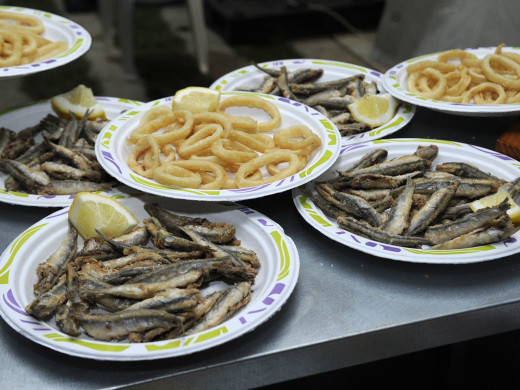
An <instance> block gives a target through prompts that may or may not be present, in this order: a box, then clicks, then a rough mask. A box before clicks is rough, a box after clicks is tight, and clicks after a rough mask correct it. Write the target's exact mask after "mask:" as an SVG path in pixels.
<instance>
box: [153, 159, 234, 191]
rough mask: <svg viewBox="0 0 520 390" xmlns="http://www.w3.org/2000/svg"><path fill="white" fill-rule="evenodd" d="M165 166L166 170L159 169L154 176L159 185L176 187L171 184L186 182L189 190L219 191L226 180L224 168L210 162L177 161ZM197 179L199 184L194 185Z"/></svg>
mask: <svg viewBox="0 0 520 390" xmlns="http://www.w3.org/2000/svg"><path fill="white" fill-rule="evenodd" d="M165 166H166V167H167V168H166V170H163V169H161V168H159V169H158V171H159V172H158V173H156V175H154V178H155V179H156V180H157V181H158V182H159V183H161V184H168V185H178V184H173V183H181V182H188V183H190V186H189V188H201V189H205V190H216V189H221V188H222V187H223V186H224V183H225V182H226V180H227V178H228V177H227V174H226V170H225V169H224V168H222V167H221V166H220V165H218V164H215V163H213V162H210V161H201V160H178V161H172V162H171V163H168V164H166V165H165ZM156 171H157V170H156ZM186 171H188V172H191V174H190V173H188V172H186ZM197 177H198V178H200V182H199V183H198V184H197V185H195V183H196V182H198V179H197ZM181 187H185V186H181Z"/></svg>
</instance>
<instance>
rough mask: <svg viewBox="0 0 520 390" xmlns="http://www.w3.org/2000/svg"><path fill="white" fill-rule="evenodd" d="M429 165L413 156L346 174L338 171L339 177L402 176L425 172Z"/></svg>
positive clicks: (428, 162)
mask: <svg viewBox="0 0 520 390" xmlns="http://www.w3.org/2000/svg"><path fill="white" fill-rule="evenodd" d="M430 165H431V162H430V161H429V160H426V159H424V158H422V157H419V156H415V155H404V156H401V157H397V158H395V159H393V160H389V161H385V162H382V163H379V164H374V165H371V166H368V167H365V168H357V169H354V170H351V171H348V172H343V171H338V174H339V175H340V176H344V177H349V176H354V175H362V174H366V173H373V174H379V175H402V174H405V173H410V172H415V171H421V172H424V171H426V170H427V169H428V168H429V167H430Z"/></svg>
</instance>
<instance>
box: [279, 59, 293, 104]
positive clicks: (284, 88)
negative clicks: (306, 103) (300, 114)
mask: <svg viewBox="0 0 520 390" xmlns="http://www.w3.org/2000/svg"><path fill="white" fill-rule="evenodd" d="M276 82H277V84H278V87H279V88H280V91H281V92H282V95H283V96H284V97H286V98H287V99H291V100H295V101H299V99H298V98H297V97H296V95H295V94H294V93H293V92H292V91H291V88H290V87H289V80H288V75H287V69H286V67H285V66H282V68H281V69H280V75H279V76H278V78H277V79H276Z"/></svg>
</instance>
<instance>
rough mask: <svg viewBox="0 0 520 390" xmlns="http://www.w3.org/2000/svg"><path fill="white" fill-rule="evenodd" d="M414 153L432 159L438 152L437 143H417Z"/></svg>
mask: <svg viewBox="0 0 520 390" xmlns="http://www.w3.org/2000/svg"><path fill="white" fill-rule="evenodd" d="M414 154H415V155H416V156H419V157H421V158H424V159H426V160H429V161H433V160H435V158H436V157H437V155H438V154H439V147H438V146H437V145H428V146H422V145H419V146H418V147H417V149H416V150H415V152H414Z"/></svg>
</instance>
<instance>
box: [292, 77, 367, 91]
mask: <svg viewBox="0 0 520 390" xmlns="http://www.w3.org/2000/svg"><path fill="white" fill-rule="evenodd" d="M364 78H365V75H363V74H357V75H354V76H350V77H346V78H342V79H337V80H332V81H324V82H321V83H312V84H300V83H295V82H292V83H291V84H290V87H291V89H292V91H293V92H294V93H296V94H298V95H313V94H316V93H319V92H322V91H325V90H328V89H340V88H342V87H343V86H345V85H346V84H349V83H351V82H353V81H361V82H362V81H363V80H364Z"/></svg>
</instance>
